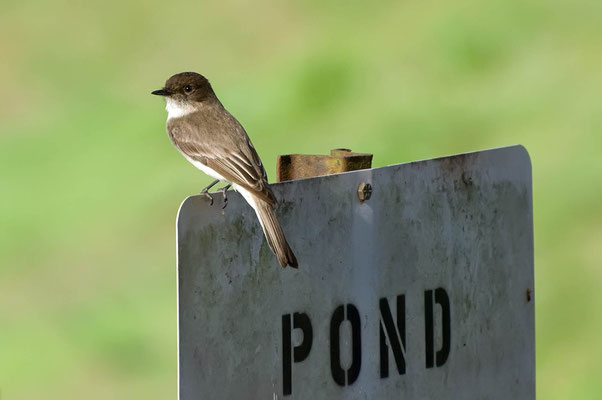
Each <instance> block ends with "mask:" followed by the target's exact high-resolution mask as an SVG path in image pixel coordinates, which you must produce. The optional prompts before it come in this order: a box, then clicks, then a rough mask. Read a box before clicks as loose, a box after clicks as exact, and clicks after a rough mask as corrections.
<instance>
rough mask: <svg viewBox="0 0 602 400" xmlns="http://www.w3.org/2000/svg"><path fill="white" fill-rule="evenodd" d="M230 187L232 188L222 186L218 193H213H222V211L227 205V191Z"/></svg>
mask: <svg viewBox="0 0 602 400" xmlns="http://www.w3.org/2000/svg"><path fill="white" fill-rule="evenodd" d="M230 186H232V185H231V184H230V185H228V186H224V187H223V188H221V189H219V190H218V191H216V192H215V193H219V192H222V196H224V205H223V206H222V210H223V209H224V208H226V206H227V205H228V194H227V192H228V189H230Z"/></svg>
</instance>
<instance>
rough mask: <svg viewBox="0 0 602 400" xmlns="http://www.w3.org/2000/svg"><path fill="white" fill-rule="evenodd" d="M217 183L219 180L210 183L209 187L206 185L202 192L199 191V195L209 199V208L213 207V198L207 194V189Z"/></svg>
mask: <svg viewBox="0 0 602 400" xmlns="http://www.w3.org/2000/svg"><path fill="white" fill-rule="evenodd" d="M218 182H219V179H216V180H214V181H213V182H211V183H210V184H209V185H207V186H206V187H205V188H204V189H203V190H201V195H203V196H205V197H206V198H208V199H209V205H210V206H212V205H213V196H211V193H209V189H211V188H212V187H214V186H215V185H216V184H217V183H218Z"/></svg>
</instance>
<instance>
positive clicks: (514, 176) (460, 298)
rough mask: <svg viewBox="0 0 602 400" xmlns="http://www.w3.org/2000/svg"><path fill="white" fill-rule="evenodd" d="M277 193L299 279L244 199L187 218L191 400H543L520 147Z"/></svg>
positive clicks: (191, 206) (182, 355) (182, 245)
mask: <svg viewBox="0 0 602 400" xmlns="http://www.w3.org/2000/svg"><path fill="white" fill-rule="evenodd" d="M362 183H364V184H365V183H368V184H370V185H371V188H372V192H371V195H370V196H365V193H364V196H361V197H362V198H363V199H364V200H363V201H360V200H359V198H358V187H360V184H362ZM362 187H363V188H365V185H364V186H362ZM273 188H274V192H275V194H276V196H277V197H278V199H279V201H280V203H279V208H278V216H279V219H280V221H281V223H282V225H283V228H284V231H285V233H286V235H287V238H288V241H289V243H290V245H291V247H292V248H293V249H294V251H295V254H296V255H297V258H298V259H299V269H298V270H295V269H292V268H285V269H283V268H281V267H280V266H279V265H278V263H277V261H276V259H275V257H274V256H273V254H272V253H271V252H270V250H269V248H268V245H267V243H265V240H264V237H263V233H262V231H261V227H260V226H259V223H258V222H257V219H256V217H255V213H254V212H253V210H252V209H251V208H250V207H249V206H248V205H247V204H246V203H245V202H244V200H243V199H242V198H241V197H240V196H239V195H238V194H235V193H232V194H231V195H230V196H229V199H230V201H229V203H228V207H227V208H226V209H225V210H222V209H221V208H220V207H219V206H218V205H214V206H209V202H208V201H207V200H206V199H205V198H204V197H200V196H193V197H189V198H188V199H186V200H185V201H184V203H183V204H182V206H181V208H180V212H179V216H178V296H179V395H180V399H182V400H189V399H213V400H219V399H224V400H225V399H228V400H232V399H314V400H320V399H398V398H403V399H458V398H466V399H468V398H470V399H485V398H486V399H503V400H507V399H509V398H510V399H534V398H535V339H534V330H535V321H534V308H535V307H534V294H533V289H534V287H533V223H532V221H533V210H532V189H531V165H530V161H529V156H528V154H527V152H526V150H525V149H524V148H523V147H520V146H515V147H508V148H501V149H495V150H488V151H482V152H476V153H469V154H462V155H457V156H451V157H445V158H439V159H434V160H427V161H420V162H413V163H408V164H400V165H393V166H389V167H384V168H376V169H371V170H363V171H357V172H350V173H344V174H339V175H330V176H325V177H319V178H313V179H304V180H298V181H292V182H284V183H281V184H276V185H274V186H273Z"/></svg>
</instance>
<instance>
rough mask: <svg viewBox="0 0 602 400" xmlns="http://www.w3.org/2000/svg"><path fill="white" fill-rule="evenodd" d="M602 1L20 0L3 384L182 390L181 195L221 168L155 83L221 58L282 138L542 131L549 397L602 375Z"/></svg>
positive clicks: (13, 61) (268, 157)
mask: <svg viewBox="0 0 602 400" xmlns="http://www.w3.org/2000/svg"><path fill="white" fill-rule="evenodd" d="M601 21H602V2H600V1H599V0H545V1H544V0H489V1H485V2H483V1H477V0H459V1H453V2H436V1H428V0H427V1H420V2H419V1H400V2H392V1H375V2H370V3H369V2H358V1H347V2H325V1H306V2H279V1H274V0H261V1H253V2H251V1H248V2H247V1H231V0H228V1H220V2H213V3H206V2H201V1H194V2H188V3H180V2H174V1H171V2H167V1H155V0H153V1H145V2H124V1H112V0H111V1H106V0H105V1H102V2H101V1H94V2H91V1H88V2H83V1H80V2H78V1H66V0H58V1H52V2H47V1H41V0H40V1H27V0H26V1H20V2H16V1H3V2H2V3H1V4H0V49H1V53H0V54H1V56H0V57H1V60H2V61H0V90H1V95H0V121H1V125H0V188H1V197H0V246H1V247H0V393H1V394H0V396H1V397H2V399H41V398H44V399H71V398H86V399H137V398H145V399H166V398H174V397H175V396H176V282H175V217H176V212H177V209H178V206H179V204H180V202H181V201H182V200H183V199H184V198H185V197H186V196H187V195H190V194H195V193H197V192H198V191H199V189H200V188H201V187H203V186H204V185H205V184H206V183H208V182H209V178H207V177H205V176H204V175H203V174H201V173H200V172H199V171H197V170H196V169H195V168H193V167H192V166H191V165H190V164H188V163H187V162H186V161H185V160H184V159H183V158H182V157H181V156H180V155H179V154H178V152H177V151H176V150H175V149H174V148H173V147H172V146H171V144H170V142H169V140H168V138H167V136H166V134H165V128H164V124H165V119H166V112H165V110H164V102H163V101H162V100H161V99H159V98H156V97H154V96H151V95H150V91H151V90H153V89H157V88H159V87H161V86H162V85H163V83H164V81H165V79H166V78H167V77H169V76H170V75H171V74H173V73H176V72H181V71H185V70H193V71H198V72H201V73H203V74H205V75H206V76H208V77H209V78H210V80H211V81H212V83H213V86H214V88H215V90H216V92H217V93H218V95H219V96H220V98H221V100H222V102H223V103H224V104H225V105H226V107H227V108H228V109H229V110H230V111H231V112H232V113H233V114H234V115H235V116H236V117H237V118H238V119H239V120H240V121H241V122H242V124H243V125H244V126H245V127H246V129H247V131H248V133H249V135H250V136H251V138H252V139H253V142H254V144H255V146H256V148H257V149H259V153H260V155H261V157H262V159H263V161H264V163H265V164H266V166H267V169H268V175H269V176H270V177H271V178H272V179H274V177H275V160H276V156H277V155H278V154H286V153H293V152H295V153H327V152H328V151H329V150H330V149H332V148H337V147H348V148H351V149H353V150H356V151H361V152H371V153H373V154H374V165H375V166H384V165H387V164H394V163H400V162H406V161H411V160H418V159H424V158H432V157H436V156H443V155H447V154H453V153H459V152H466V151H473V150H479V149H485V148H491V147H497V146H504V145H509V144H515V143H521V144H523V145H525V146H526V147H527V149H528V150H529V152H530V154H531V157H532V162H533V175H534V202H535V204H534V209H535V274H536V300H537V303H536V308H537V312H536V316H537V317H536V321H537V392H538V398H540V399H594V398H600V397H599V396H600V394H601V393H602V379H600V377H601V373H602V368H600V360H601V359H602V346H600V344H599V341H600V335H601V332H602V312H601V310H602V290H601V288H602V287H601V282H602V269H601V268H600V267H601V261H602V202H601V195H602V160H601V155H602V113H601V101H600V98H601V93H602V25H601Z"/></svg>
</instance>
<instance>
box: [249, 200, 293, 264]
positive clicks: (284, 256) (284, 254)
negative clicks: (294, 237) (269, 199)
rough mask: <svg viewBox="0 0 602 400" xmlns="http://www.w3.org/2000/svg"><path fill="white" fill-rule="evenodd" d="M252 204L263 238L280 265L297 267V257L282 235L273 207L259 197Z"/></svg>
mask: <svg viewBox="0 0 602 400" xmlns="http://www.w3.org/2000/svg"><path fill="white" fill-rule="evenodd" d="M254 206H255V207H253V208H255V212H256V213H257V218H259V223H260V224H261V227H262V228H263V233H264V234H265V238H266V239H267V240H268V244H269V245H270V248H271V249H272V251H273V252H274V254H275V255H276V258H278V262H279V263H280V265H281V266H282V267H286V266H287V265H290V266H291V267H293V268H297V267H298V264H297V258H296V257H295V255H294V254H293V250H291V247H290V246H289V245H288V242H287V241H286V237H284V232H282V227H281V226H280V223H279V222H278V218H277V217H276V211H274V208H273V207H272V206H271V205H270V204H268V203H266V202H265V201H262V200H259V199H258V200H256V201H255V204H254Z"/></svg>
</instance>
